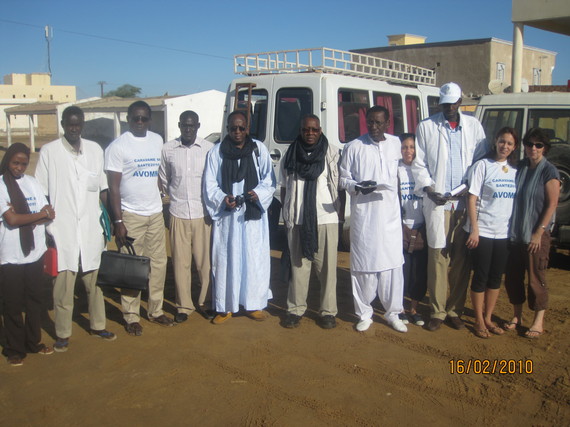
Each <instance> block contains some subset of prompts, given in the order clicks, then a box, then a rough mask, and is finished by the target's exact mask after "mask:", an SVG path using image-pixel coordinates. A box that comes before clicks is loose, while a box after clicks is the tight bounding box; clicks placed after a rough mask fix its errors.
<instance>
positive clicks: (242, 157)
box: [220, 135, 261, 221]
mask: <svg viewBox="0 0 570 427" xmlns="http://www.w3.org/2000/svg"><path fill="white" fill-rule="evenodd" d="M220 144H221V146H220V153H222V191H223V192H224V193H226V194H231V195H233V196H237V194H233V193H232V187H233V183H234V182H240V181H242V180H244V179H245V182H244V186H243V192H244V194H247V192H248V191H250V190H253V189H254V188H255V187H257V184H259V179H258V177H257V169H256V168H255V163H254V161H253V156H252V154H253V152H254V151H255V149H256V148H257V145H256V143H255V142H254V141H253V139H251V137H250V136H249V135H247V136H246V139H245V143H244V144H243V147H242V148H237V147H236V145H235V144H234V143H233V142H232V140H231V139H230V137H229V135H226V137H225V138H224V140H223V141H222V142H221V143H220ZM238 160H239V161H240V162H239V164H238ZM257 219H261V207H260V206H259V205H258V203H249V202H246V203H245V220H246V221H249V220H257Z"/></svg>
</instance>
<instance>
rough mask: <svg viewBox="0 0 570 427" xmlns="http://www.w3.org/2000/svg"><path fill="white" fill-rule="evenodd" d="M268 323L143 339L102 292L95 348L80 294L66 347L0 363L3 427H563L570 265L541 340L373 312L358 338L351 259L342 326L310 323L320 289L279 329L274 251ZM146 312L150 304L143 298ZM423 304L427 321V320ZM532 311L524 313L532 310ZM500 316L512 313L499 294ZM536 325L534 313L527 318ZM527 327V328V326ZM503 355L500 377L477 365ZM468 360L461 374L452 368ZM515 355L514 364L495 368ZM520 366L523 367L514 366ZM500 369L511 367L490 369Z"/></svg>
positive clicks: (150, 332) (147, 329) (343, 282)
mask: <svg viewBox="0 0 570 427" xmlns="http://www.w3.org/2000/svg"><path fill="white" fill-rule="evenodd" d="M272 255H273V257H272V262H273V265H272V267H273V271H274V272H275V273H274V274H273V277H272V284H271V287H272V290H273V293H274V298H273V300H272V301H271V302H270V304H269V307H268V312H269V313H270V317H269V319H268V320H266V321H265V322H255V321H253V320H251V319H249V318H247V317H245V316H238V317H235V318H232V319H231V320H230V321H228V322H227V323H226V324H223V325H212V324H210V323H209V322H208V321H207V320H205V319H204V318H202V317H201V316H200V315H199V314H197V313H194V314H192V315H191V316H190V318H189V320H188V321H187V322H186V323H183V324H180V325H177V326H175V327H172V328H163V327H160V326H156V325H153V324H150V323H149V322H148V321H146V320H143V321H142V325H143V327H144V333H143V336H142V337H136V338H135V337H130V336H127V335H126V333H125V332H124V329H123V327H122V322H121V313H120V303H119V294H118V292H117V291H116V290H114V289H108V290H106V292H105V296H106V305H107V313H108V318H109V321H108V329H110V330H112V331H114V332H116V333H117V334H118V339H117V340H116V341H114V342H103V341H101V340H100V339H99V338H95V337H91V336H89V335H88V333H87V329H88V327H89V325H88V320H87V319H88V314H87V306H86V301H85V295H84V292H83V290H82V288H81V286H78V287H77V290H78V292H77V300H76V312H75V316H74V331H73V332H74V333H73V336H72V338H71V341H70V349H69V351H67V352H66V353H56V354H54V355H51V356H40V355H30V356H29V357H28V358H27V359H26V361H25V364H24V366H22V367H18V368H15V367H11V366H9V365H8V364H6V363H1V364H0V381H1V383H0V384H1V386H0V414H1V415H0V417H1V419H2V421H1V422H0V424H2V425H20V426H25V425H40V424H41V425H66V426H67V425H84V426H91V425H93V426H95V425H102V424H107V425H149V426H150V425H161V424H168V425H207V426H218V425H223V424H225V425H245V426H265V425H275V426H293V425H311V426H320V425H322V426H330V425H392V424H396V423H398V424H413V423H416V424H425V425H435V424H436V423H437V424H439V425H441V423H445V424H449V425H451V424H460V423H461V424H463V425H477V424H478V425H481V424H483V423H484V424H488V425H518V426H520V425H568V423H569V422H570V405H569V403H570V391H569V390H570V378H569V372H568V360H569V357H568V350H569V348H568V347H569V346H568V344H569V340H568V338H567V336H568V333H569V332H570V328H569V324H568V318H569V309H568V303H569V301H570V291H569V288H568V286H567V285H568V279H569V277H570V275H569V273H568V271H567V269H568V268H569V264H570V263H569V260H570V259H569V257H568V255H563V256H560V257H557V258H556V259H555V262H556V264H557V265H558V266H562V265H564V266H565V268H566V270H563V269H554V268H553V269H551V270H550V271H549V275H548V278H549V283H550V287H551V308H550V310H549V311H548V312H547V320H546V329H547V333H546V334H545V335H544V336H542V337H541V338H540V339H538V340H528V339H525V338H523V337H522V336H519V334H518V333H516V332H512V333H508V334H505V335H503V336H501V337H495V336H494V337H492V338H491V339H489V340H482V339H479V338H476V337H475V336H474V335H473V334H472V333H471V325H472V323H473V317H472V311H471V309H470V304H468V307H467V310H466V315H465V316H464V318H465V320H466V321H467V322H468V329H467V330H463V331H456V330H453V329H451V328H450V327H448V326H443V327H442V328H441V330H440V331H438V332H435V333H432V332H428V331H427V330H425V329H423V328H420V327H417V326H413V325H410V327H409V332H408V333H407V334H400V333H397V332H395V331H393V330H392V329H390V328H388V327H387V325H386V323H385V322H384V320H383V318H382V317H381V313H382V311H381V307H380V306H379V305H378V304H377V305H376V306H377V311H376V316H375V318H374V325H373V326H372V327H371V329H370V330H369V331H367V332H365V333H358V332H356V331H355V330H354V323H355V320H356V319H355V317H354V315H353V306H352V296H351V290H350V286H349V271H348V262H347V260H348V254H347V253H341V254H340V255H341V257H340V258H341V259H340V260H339V268H338V297H339V316H338V326H337V328H336V329H333V330H322V329H320V328H319V327H318V326H317V325H316V324H315V319H316V317H315V316H316V312H315V310H316V309H317V308H318V300H319V295H318V285H317V284H316V282H315V281H313V284H314V285H316V286H312V287H311V291H310V295H309V307H310V310H309V312H308V313H307V314H306V317H305V318H303V320H302V322H301V326H300V327H299V328H298V329H294V330H289V329H285V328H283V327H281V326H280V321H281V320H282V319H283V317H284V315H285V307H286V301H285V298H286V285H285V284H284V283H283V282H282V281H281V280H280V279H279V255H280V253H279V252H278V251H272ZM50 292H51V285H50V284H49V283H47V282H46V284H45V295H46V308H48V309H50V311H49V313H48V314H49V315H46V317H45V319H44V342H46V343H50V344H51V343H52V342H53V340H54V336H55V334H54V327H53V322H52V319H53V311H51V297H50ZM173 300H174V287H173V284H172V280H171V276H170V275H169V279H168V280H167V287H166V301H165V309H166V311H167V312H168V313H170V314H173V313H174V309H173ZM143 305H144V304H143ZM428 312H429V309H428V307H427V305H425V304H423V305H422V306H421V313H422V314H423V315H424V316H427V314H428ZM527 313H528V311H527ZM496 314H497V318H498V319H497V320H498V321H501V320H507V319H508V318H509V315H510V314H511V309H510V306H509V304H508V301H507V300H506V296H505V294H504V293H503V294H502V295H501V297H500V301H499V305H498V307H497V310H496ZM529 319H530V313H529ZM525 325H527V326H528V321H526V322H525ZM483 359H488V360H490V361H491V366H489V367H487V368H488V369H489V370H492V369H493V366H492V364H493V362H494V361H497V366H496V368H495V369H496V371H497V372H495V373H494V374H493V373H489V374H483V373H481V369H483V368H485V367H486V366H485V365H484V363H485V362H483V365H482V364H481V362H479V361H477V362H475V361H476V360H483ZM469 360H472V361H473V362H474V363H472V365H471V368H470V369H471V372H470V373H469V374H458V373H451V372H450V371H451V367H452V366H453V367H454V368H455V369H456V370H457V369H458V368H459V369H461V368H460V364H459V365H458V362H459V361H465V369H467V363H468V361H469ZM503 360H507V361H508V360H514V361H517V362H516V363H515V362H510V364H509V363H506V362H501V361H503ZM518 361H522V373H521V372H520V369H521V364H520V363H519V362H518ZM500 368H504V370H505V372H509V370H510V371H511V372H514V371H516V373H510V374H509V373H504V374H501V373H498V371H499V369H500Z"/></svg>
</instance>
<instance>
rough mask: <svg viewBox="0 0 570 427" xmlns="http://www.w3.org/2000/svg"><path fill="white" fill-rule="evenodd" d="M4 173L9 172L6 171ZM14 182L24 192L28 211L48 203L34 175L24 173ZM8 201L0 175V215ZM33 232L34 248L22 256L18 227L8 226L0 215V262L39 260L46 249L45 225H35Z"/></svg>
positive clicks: (16, 262)
mask: <svg viewBox="0 0 570 427" xmlns="http://www.w3.org/2000/svg"><path fill="white" fill-rule="evenodd" d="M6 173H10V172H8V171H7V172H6ZM16 182H17V183H18V184H19V185H20V189H21V190H22V193H24V197H25V198H26V201H27V202H28V207H29V208H30V213H38V212H39V211H40V209H41V208H43V207H44V206H45V205H47V204H48V202H47V199H46V196H44V191H43V189H42V187H41V186H40V184H39V183H38V181H36V179H35V178H34V177H31V176H29V175H24V176H23V177H22V178H20V179H17V180H16ZM8 203H10V196H9V195H8V189H7V188H6V184H5V183H4V178H3V177H2V176H1V175H0V215H4V213H6V211H8V209H10V206H8ZM56 215H57V212H56ZM33 234H34V246H35V248H34V249H32V250H31V251H30V253H29V254H28V256H24V253H23V252H22V245H21V244H20V229H19V227H10V226H9V225H8V224H6V222H4V218H3V217H0V264H29V263H32V262H35V261H37V260H39V259H40V258H41V257H42V255H43V254H44V253H45V251H46V250H47V246H46V227H45V225H44V224H39V225H36V226H35V227H34V230H33Z"/></svg>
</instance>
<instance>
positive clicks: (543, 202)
mask: <svg viewBox="0 0 570 427" xmlns="http://www.w3.org/2000/svg"><path fill="white" fill-rule="evenodd" d="M523 144H524V153H525V159H524V160H523V161H522V162H521V164H520V165H519V170H518V172H517V176H516V186H517V194H516V196H515V201H514V206H513V214H512V217H511V227H510V231H509V237H510V240H511V243H512V248H511V252H510V255H509V260H508V263H507V274H506V277H505V287H506V289H507V294H508V295H509V300H510V302H511V303H512V304H513V308H514V315H513V318H512V320H511V321H510V322H508V323H506V324H505V326H504V328H505V329H506V330H508V331H509V330H514V329H516V328H517V327H520V326H521V325H522V306H523V303H524V302H525V299H526V296H525V287H524V278H525V271H526V272H527V274H528V305H529V308H530V309H531V310H533V311H534V320H533V322H532V324H531V326H530V328H529V329H528V331H526V332H525V337H526V338H538V337H540V336H541V335H542V334H543V333H544V312H545V311H546V309H547V308H548V287H547V285H546V268H547V267H548V254H549V251H550V229H551V227H552V224H553V219H554V218H553V217H554V212H555V211H556V205H557V204H558V196H559V194H560V175H559V173H558V170H557V169H556V167H555V166H554V165H552V164H551V163H550V162H548V160H546V158H545V157H544V156H545V155H546V153H547V152H548V149H549V148H550V141H549V139H548V136H547V135H546V133H545V132H544V131H543V130H542V129H540V128H533V129H530V130H529V131H528V132H527V133H526V135H525V136H524V138H523Z"/></svg>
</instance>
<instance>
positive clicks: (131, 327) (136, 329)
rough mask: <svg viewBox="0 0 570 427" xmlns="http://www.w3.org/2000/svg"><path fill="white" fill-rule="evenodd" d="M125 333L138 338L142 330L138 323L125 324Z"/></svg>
mask: <svg viewBox="0 0 570 427" xmlns="http://www.w3.org/2000/svg"><path fill="white" fill-rule="evenodd" d="M125 331H127V334H129V335H131V336H133V337H140V336H141V335H142V332H143V328H142V326H141V324H140V323H139V322H133V323H127V324H126V325H125Z"/></svg>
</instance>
